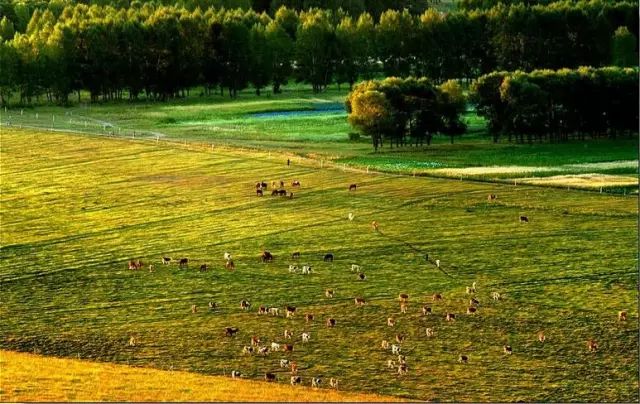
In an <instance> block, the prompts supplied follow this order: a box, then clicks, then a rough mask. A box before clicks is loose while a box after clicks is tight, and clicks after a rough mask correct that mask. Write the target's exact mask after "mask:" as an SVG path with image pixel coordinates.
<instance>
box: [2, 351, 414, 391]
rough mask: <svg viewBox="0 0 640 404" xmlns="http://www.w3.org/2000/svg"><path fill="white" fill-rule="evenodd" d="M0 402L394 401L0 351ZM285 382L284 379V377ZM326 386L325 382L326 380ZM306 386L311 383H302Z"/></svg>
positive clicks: (218, 377) (276, 384)
mask: <svg viewBox="0 0 640 404" xmlns="http://www.w3.org/2000/svg"><path fill="white" fill-rule="evenodd" d="M0 375H1V376H0V382H1V389H0V401H3V402H8V401H11V402H15V401H191V402H193V401H241V402H248V401H296V402H373V401H375V402H387V401H401V400H399V399H398V398H395V397H389V396H379V395H375V394H358V393H345V392H341V391H334V390H328V389H311V388H308V387H300V386H298V387H291V386H289V385H287V384H285V385H283V384H280V383H282V382H283V381H284V382H285V383H286V382H287V381H288V380H282V379H285V377H281V380H280V383H273V384H267V383H266V382H258V381H249V380H232V379H230V378H226V377H221V376H204V375H199V374H195V373H189V372H173V371H163V370H155V369H148V368H135V367H130V366H125V365H113V364H106V363H94V362H88V361H82V360H75V359H59V358H53V357H45V356H39V355H33V354H26V353H18V352H11V351H0ZM286 379H288V377H286ZM325 382H327V383H328V380H327V381H325ZM303 383H305V384H310V381H308V380H303Z"/></svg>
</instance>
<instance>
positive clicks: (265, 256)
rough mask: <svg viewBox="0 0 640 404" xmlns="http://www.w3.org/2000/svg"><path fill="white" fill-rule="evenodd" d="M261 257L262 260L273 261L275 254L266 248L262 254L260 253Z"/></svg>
mask: <svg viewBox="0 0 640 404" xmlns="http://www.w3.org/2000/svg"><path fill="white" fill-rule="evenodd" d="M260 259H261V260H262V262H272V261H273V255H271V253H270V252H269V251H267V250H264V251H263V252H262V254H261V255H260Z"/></svg>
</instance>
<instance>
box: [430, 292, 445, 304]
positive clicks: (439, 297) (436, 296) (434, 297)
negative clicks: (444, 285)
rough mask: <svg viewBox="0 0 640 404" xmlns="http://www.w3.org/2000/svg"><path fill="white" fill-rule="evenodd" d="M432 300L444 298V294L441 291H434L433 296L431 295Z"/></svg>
mask: <svg viewBox="0 0 640 404" xmlns="http://www.w3.org/2000/svg"><path fill="white" fill-rule="evenodd" d="M431 300H433V301H434V302H435V301H437V300H442V295H441V294H440V293H434V294H433V296H431Z"/></svg>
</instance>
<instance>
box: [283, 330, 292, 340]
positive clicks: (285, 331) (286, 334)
mask: <svg viewBox="0 0 640 404" xmlns="http://www.w3.org/2000/svg"><path fill="white" fill-rule="evenodd" d="M284 337H285V338H288V339H291V338H292V337H293V331H290V330H284Z"/></svg>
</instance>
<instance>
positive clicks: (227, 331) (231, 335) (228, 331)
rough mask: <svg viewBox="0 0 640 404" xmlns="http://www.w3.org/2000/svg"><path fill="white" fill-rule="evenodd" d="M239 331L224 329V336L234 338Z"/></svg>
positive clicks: (229, 328) (236, 329)
mask: <svg viewBox="0 0 640 404" xmlns="http://www.w3.org/2000/svg"><path fill="white" fill-rule="evenodd" d="M238 331H240V330H239V329H238V328H235V327H225V328H224V335H226V336H227V337H233V336H235V335H236V334H237V333H238Z"/></svg>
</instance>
